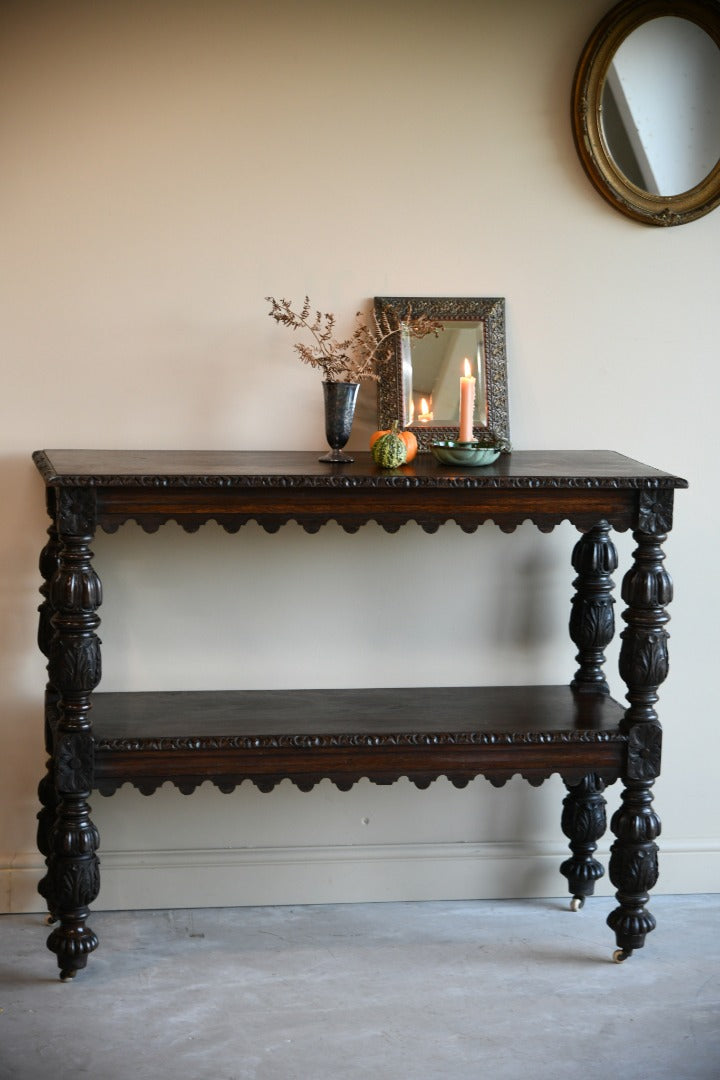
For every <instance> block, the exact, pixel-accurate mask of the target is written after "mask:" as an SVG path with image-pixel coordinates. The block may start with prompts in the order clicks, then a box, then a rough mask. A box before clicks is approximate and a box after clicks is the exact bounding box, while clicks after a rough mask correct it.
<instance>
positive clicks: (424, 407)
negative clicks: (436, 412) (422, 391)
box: [418, 398, 433, 424]
mask: <svg viewBox="0 0 720 1080" xmlns="http://www.w3.org/2000/svg"><path fill="white" fill-rule="evenodd" d="M432 418H433V414H432V413H431V412H430V406H429V405H428V402H427V398H421V399H420V415H419V417H418V419H419V420H420V421H422V423H423V424H427V423H428V421H429V420H432Z"/></svg>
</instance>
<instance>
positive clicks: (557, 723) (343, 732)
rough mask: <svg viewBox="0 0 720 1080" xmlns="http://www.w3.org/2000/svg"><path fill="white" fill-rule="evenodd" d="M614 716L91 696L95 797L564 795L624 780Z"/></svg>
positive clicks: (361, 702) (294, 695)
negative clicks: (340, 792)
mask: <svg viewBox="0 0 720 1080" xmlns="http://www.w3.org/2000/svg"><path fill="white" fill-rule="evenodd" d="M623 714H624V709H623V707H622V706H621V705H620V704H618V702H616V701H614V700H613V699H612V698H610V697H608V696H607V695H602V694H575V693H574V692H573V691H572V690H571V689H570V688H569V687H567V686H494V687H425V688H402V689H367V690H273V691H264V690H263V691H257V690H250V691H213V692H198V691H193V692H164V693H163V692H147V693H145V692H141V693H118V694H95V695H94V696H93V712H92V718H93V728H94V738H95V787H96V788H97V789H98V790H99V791H100V792H101V793H102V794H108V795H109V794H112V793H113V792H114V791H115V790H116V789H117V788H118V787H119V786H120V785H121V784H123V783H125V782H130V783H132V784H134V785H135V786H136V787H137V788H138V789H139V790H140V791H142V792H143V793H145V794H150V793H152V792H153V791H154V790H155V789H156V788H157V787H158V786H159V785H160V784H162V783H164V782H165V781H171V782H172V783H174V784H176V786H177V787H179V788H180V790H181V791H183V792H187V793H189V792H191V791H192V790H194V788H195V787H197V785H198V784H200V783H202V782H203V781H204V780H210V781H212V782H213V783H214V784H216V785H217V786H218V787H219V788H220V789H221V790H222V791H231V790H232V789H233V788H234V787H235V786H236V785H237V784H239V783H241V782H242V781H243V780H251V781H252V782H253V783H255V784H256V785H257V786H258V787H259V788H261V790H264V791H269V790H271V789H272V788H273V787H274V786H275V785H276V784H277V783H279V781H281V780H283V779H290V780H292V781H293V783H295V784H297V785H298V786H299V787H300V788H302V789H303V790H309V789H310V788H312V787H313V786H314V785H315V784H317V783H318V782H319V781H320V780H322V779H326V778H327V779H330V780H332V781H333V782H334V783H335V784H337V786H338V787H340V788H342V789H348V788H350V787H351V786H352V785H353V784H354V783H356V782H357V781H358V780H360V779H363V778H367V779H369V780H372V781H374V782H375V783H381V784H388V783H392V782H393V781H395V780H398V779H400V778H401V777H408V778H409V779H410V780H412V781H413V782H414V783H415V784H417V785H418V786H420V787H426V786H427V785H428V784H430V783H431V781H432V780H435V779H437V778H438V777H439V776H447V777H448V779H449V780H451V781H452V782H453V783H454V784H456V785H457V786H458V787H462V786H464V785H465V784H467V783H468V782H469V781H470V780H472V779H473V778H474V777H476V776H479V775H483V776H486V777H487V778H488V779H489V780H490V781H491V782H492V783H494V784H497V785H500V784H503V783H505V782H506V781H507V780H508V779H509V778H510V777H511V776H513V775H514V774H515V773H520V774H521V775H522V776H524V777H525V778H526V779H528V780H529V781H530V782H531V783H541V782H542V781H543V780H544V779H546V778H547V777H548V776H550V775H551V774H552V773H556V772H557V773H560V774H561V775H562V776H563V778H564V779H565V780H566V781H567V782H568V783H577V782H579V781H580V780H581V779H582V777H583V776H584V775H586V774H587V773H588V772H597V773H599V774H600V775H601V776H602V777H603V779H604V780H605V782H606V783H612V782H613V781H614V780H616V779H617V777H618V775H619V774H620V772H621V771H622V768H623V764H624V761H625V756H626V750H627V738H626V736H625V735H623V734H622V733H621V731H620V721H621V719H622V717H623Z"/></svg>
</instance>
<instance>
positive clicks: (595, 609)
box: [570, 521, 618, 694]
mask: <svg viewBox="0 0 720 1080" xmlns="http://www.w3.org/2000/svg"><path fill="white" fill-rule="evenodd" d="M572 565H573V569H574V570H575V571H576V572H577V575H578V576H577V578H576V579H575V581H574V582H573V585H574V588H575V590H576V592H575V596H574V598H573V601H572V608H571V613H570V637H571V639H572V640H573V641H574V642H575V644H576V646H577V648H578V654H577V657H576V660H577V661H578V663H579V665H580V666H579V668H578V670H577V671H576V672H575V678H574V679H573V681H572V684H571V685H572V687H573V689H574V690H578V691H581V692H589V693H602V694H607V693H608V692H609V688H608V684H607V681H606V679H605V675H604V673H603V664H604V663H605V653H604V650H605V649H606V648H607V646H608V645H609V644H610V642H611V641H612V639H613V635H614V633H615V616H614V613H613V604H614V603H615V601H614V599H613V597H612V590H613V587H614V582H613V580H612V578H611V577H610V575H611V574H612V572H613V571H614V570H616V569H617V565H618V557H617V551H616V549H615V545H614V544H613V542H612V540H611V539H610V526H609V525H608V523H607V522H606V521H601V522H600V523H599V524H598V525H596V526H595V528H593V529H590V531H589V532H587V533H586V534H585V535H584V536H583V537H581V539H580V540H578V542H577V544H576V545H575V548H574V550H573V554H572Z"/></svg>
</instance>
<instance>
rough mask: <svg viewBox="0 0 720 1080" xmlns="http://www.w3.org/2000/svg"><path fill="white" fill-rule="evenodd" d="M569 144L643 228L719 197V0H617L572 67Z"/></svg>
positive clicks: (691, 216) (675, 221) (685, 218)
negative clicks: (571, 132) (571, 127)
mask: <svg viewBox="0 0 720 1080" xmlns="http://www.w3.org/2000/svg"><path fill="white" fill-rule="evenodd" d="M572 124H573V136H574V139H575V146H576V148H577V152H578V156H579V158H580V161H581V163H582V166H583V168H584V169H585V172H586V173H587V175H588V177H589V179H590V181H591V183H592V184H593V186H594V187H595V188H596V189H597V191H598V192H599V193H600V194H601V195H602V196H603V198H604V199H606V200H607V201H608V202H609V203H610V204H611V205H612V206H614V207H615V209H616V210H619V211H620V213H622V214H625V216H626V217H630V218H633V219H634V220H635V221H642V222H643V223H645V224H647V225H683V224H685V223H686V222H689V221H693V220H695V219H696V218H699V217H702V216H703V215H704V214H707V213H709V212H710V211H711V210H713V209H715V207H716V206H718V204H720V4H718V2H717V0H621V3H619V4H616V5H615V7H613V8H612V9H611V10H610V11H609V12H608V13H607V15H606V16H605V17H604V18H603V19H602V20H601V22H600V23H598V25H597V26H596V28H595V29H594V30H593V32H592V34H591V35H590V38H589V39H588V41H587V44H586V45H585V48H584V50H583V53H582V55H581V57H580V62H579V64H578V67H577V71H576V73H575V81H574V84H573V99H572Z"/></svg>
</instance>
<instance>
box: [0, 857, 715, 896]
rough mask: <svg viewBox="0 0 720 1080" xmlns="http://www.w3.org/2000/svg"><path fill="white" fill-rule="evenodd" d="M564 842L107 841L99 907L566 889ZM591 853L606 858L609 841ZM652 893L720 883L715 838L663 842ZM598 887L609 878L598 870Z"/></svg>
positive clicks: (19, 862) (24, 873) (557, 892)
mask: <svg viewBox="0 0 720 1080" xmlns="http://www.w3.org/2000/svg"><path fill="white" fill-rule="evenodd" d="M567 854H568V851H567V848H566V847H565V846H564V845H562V844H540V843H536V844H524V843H508V844H497V843H482V844H465V843H458V844H438V843H433V844H378V845H374V846H362V847H360V846H352V847H351V846H335V847H270V848H241V849H218V850H210V851H207V850H164V851H104V852H101V853H100V858H101V877H102V888H101V891H100V896H99V898H98V901H97V903H95V904H94V905H93V907H94V908H95V910H98V911H112V910H125V909H127V910H132V909H150V908H179V907H235V906H246V905H254V904H323V903H360V902H370V901H391V900H472V899H478V900H479V899H501V898H503V897H540V896H564V895H565V892H566V883H565V880H564V878H562V877H561V875H560V873H559V871H558V867H559V864H560V863H561V862H562V861H563V859H565V858H566V857H567ZM598 857H599V858H600V860H601V861H602V863H603V865H605V866H606V867H607V845H605V846H604V847H603V846H601V847H600V848H599V853H598ZM660 857H661V864H660V865H661V872H660V880H659V882H658V885H657V887H656V889H655V890H654V891H655V892H656V893H665V894H673V893H707V892H720V840H697V841H682V842H680V843H678V844H676V845H673V844H666V845H665V846H663V847H661V851H660ZM42 874H43V862H42V859H41V858H40V856H39V855H38V854H37V853H34V852H33V853H27V854H24V855H19V856H17V857H16V858H14V859H10V858H8V857H6V858H4V859H2V860H1V861H0V911H2V912H3V913H11V912H15V913H20V912H33V911H41V910H42V906H41V902H40V898H39V896H38V894H37V891H36V889H37V883H38V881H39V880H40V878H41V877H42ZM596 892H597V894H598V895H600V896H609V895H611V894H612V893H613V888H612V885H611V884H610V882H609V881H608V878H607V876H605V877H604V878H603V879H602V880H601V881H600V882H599V883H598V885H597V889H596Z"/></svg>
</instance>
